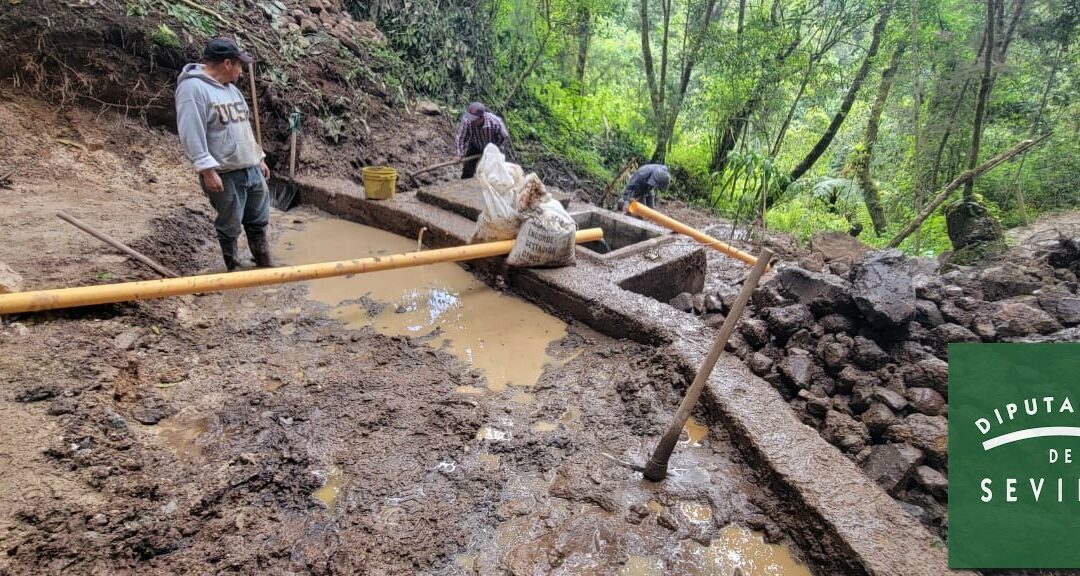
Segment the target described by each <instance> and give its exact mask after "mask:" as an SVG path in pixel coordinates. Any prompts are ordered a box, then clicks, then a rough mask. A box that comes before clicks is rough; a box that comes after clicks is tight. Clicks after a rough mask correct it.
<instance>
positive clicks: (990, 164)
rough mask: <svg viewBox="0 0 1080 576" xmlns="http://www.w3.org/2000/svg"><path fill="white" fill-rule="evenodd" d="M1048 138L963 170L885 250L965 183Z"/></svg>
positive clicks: (1024, 142) (1022, 143) (909, 232)
mask: <svg viewBox="0 0 1080 576" xmlns="http://www.w3.org/2000/svg"><path fill="white" fill-rule="evenodd" d="M1049 137H1050V135H1049V134H1047V135H1045V136H1043V137H1041V138H1039V139H1037V140H1024V141H1023V142H1020V143H1019V144H1017V145H1016V146H1013V147H1012V148H1009V149H1008V150H1006V151H1004V152H1002V153H1001V154H998V155H997V156H994V157H993V158H991V159H990V160H987V161H986V162H984V163H983V164H982V165H980V166H976V167H975V168H973V169H971V170H965V171H964V173H963V174H961V175H959V176H957V177H956V179H955V180H953V181H952V182H949V185H948V186H946V187H945V188H943V189H942V190H941V192H940V193H938V195H937V196H935V197H934V199H933V200H931V201H930V203H929V204H927V205H926V207H925V208H923V209H922V212H919V215H918V216H916V217H915V219H914V220H912V221H911V223H910V224H908V226H907V228H904V230H903V231H901V232H900V233H899V234H897V235H896V237H895V238H893V239H892V240H890V241H889V244H888V246H886V248H896V247H897V246H899V245H900V243H901V242H903V241H904V239H905V238H907V237H908V236H910V235H911V233H912V232H914V231H916V230H918V229H919V227H920V226H922V223H923V222H924V221H925V220H926V219H927V218H928V217H930V215H931V214H933V213H934V210H937V208H938V206H941V204H942V203H944V202H945V201H946V200H948V199H949V196H950V195H952V193H953V192H955V191H956V189H957V188H959V187H960V186H961V185H963V184H964V183H965V182H970V181H972V180H974V179H975V178H978V177H979V176H981V175H983V174H985V173H987V172H989V171H990V170H993V169H994V168H997V167H998V165H1000V164H1002V163H1004V162H1006V161H1008V160H1009V159H1011V158H1013V157H1014V156H1017V155H1019V154H1023V153H1024V152H1027V151H1028V150H1030V149H1031V148H1032V147H1034V146H1035V145H1037V144H1039V143H1040V142H1042V141H1043V140H1046V139H1047V138H1049Z"/></svg>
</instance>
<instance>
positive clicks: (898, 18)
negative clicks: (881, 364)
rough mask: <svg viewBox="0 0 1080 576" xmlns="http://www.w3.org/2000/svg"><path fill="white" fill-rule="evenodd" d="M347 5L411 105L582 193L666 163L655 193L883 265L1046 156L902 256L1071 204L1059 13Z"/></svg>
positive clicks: (921, 4) (573, 4)
mask: <svg viewBox="0 0 1080 576" xmlns="http://www.w3.org/2000/svg"><path fill="white" fill-rule="evenodd" d="M348 4H349V7H350V9H351V10H352V11H353V12H354V13H355V14H356V15H357V16H360V17H364V18H372V19H375V20H376V21H377V22H378V24H379V26H380V28H381V29H382V30H383V31H384V32H385V33H386V34H387V35H388V37H389V38H390V42H391V46H392V48H393V49H394V50H395V51H396V52H397V53H398V54H399V55H400V57H401V58H402V59H403V60H404V61H405V62H406V63H407V64H408V65H409V66H411V68H412V72H411V73H410V78H409V79H408V80H407V81H408V82H409V83H411V88H412V89H413V90H415V91H416V92H418V93H421V94H426V95H429V96H432V97H435V98H438V99H440V100H442V101H444V102H446V103H448V104H451V105H452V106H460V105H461V103H463V102H464V101H466V100H472V99H482V100H484V101H486V102H488V103H489V106H491V107H492V108H495V109H496V110H498V111H500V112H502V113H504V115H505V116H506V117H508V119H509V120H510V122H511V127H512V130H513V131H514V132H515V135H516V136H517V137H518V139H519V140H521V139H528V140H531V141H533V142H535V143H537V144H539V145H540V146H541V147H542V148H544V149H547V150H550V151H554V152H557V153H559V154H560V155H561V156H562V157H564V158H565V159H567V160H568V161H570V162H572V163H573V164H574V166H575V167H576V168H577V170H579V171H580V172H583V173H586V174H589V175H592V176H593V177H594V178H596V180H598V181H608V180H610V179H611V178H612V177H614V176H615V175H616V174H617V173H618V172H619V170H620V168H621V167H623V166H624V165H625V164H626V162H627V161H628V160H629V159H631V158H632V157H635V156H636V157H638V158H639V159H640V160H641V161H649V160H653V161H662V162H666V163H667V164H669V165H670V166H671V168H672V173H673V174H674V175H675V176H676V182H675V189H674V191H673V193H674V194H677V195H678V196H680V197H682V198H684V199H686V200H689V201H693V202H695V203H698V204H701V205H707V206H710V207H713V208H715V209H716V210H717V211H718V212H719V213H721V214H724V215H727V216H729V217H734V218H738V219H739V220H740V221H743V222H749V221H755V220H756V221H758V222H759V223H760V221H761V220H762V214H761V213H762V211H764V212H765V214H764V218H763V220H764V221H765V222H766V223H767V225H768V226H769V227H772V228H781V229H785V230H789V231H792V232H795V233H796V234H797V235H799V236H801V237H806V236H808V235H809V234H811V233H813V232H814V231H817V230H821V229H838V230H849V229H853V228H854V229H856V230H857V229H862V235H861V238H862V239H863V240H866V241H869V242H871V243H874V244H877V245H885V244H887V243H888V242H889V240H891V239H893V238H894V237H895V236H896V235H897V233H898V232H899V231H900V230H901V229H902V228H904V227H905V226H906V225H907V224H908V223H909V222H911V221H912V220H913V218H914V217H915V215H916V214H917V213H918V208H919V207H920V206H922V205H924V204H925V203H926V202H928V200H929V199H930V198H931V197H933V196H934V195H936V193H937V192H938V191H939V190H941V189H942V188H944V187H945V186H946V184H948V183H950V182H951V181H952V180H953V179H955V178H957V177H958V176H959V175H961V174H962V173H963V172H964V171H965V170H967V169H971V168H976V167H977V166H979V165H980V164H982V163H984V162H986V161H987V160H989V159H991V158H992V157H994V156H996V155H998V154H1000V153H1002V152H1005V151H1006V150H1008V149H1010V148H1011V147H1012V146H1014V145H1015V144H1017V143H1019V142H1021V141H1024V140H1026V139H1033V138H1034V139H1038V138H1040V137H1041V136H1044V135H1049V136H1048V137H1047V138H1046V139H1045V140H1042V141H1040V142H1039V143H1038V144H1037V145H1036V146H1033V147H1031V148H1030V150H1028V151H1026V152H1023V153H1020V154H1017V155H1016V156H1014V157H1013V158H1012V159H1011V161H1010V162H1008V163H1005V164H1002V165H1000V166H998V167H996V168H995V169H993V170H991V171H988V172H986V173H985V174H983V175H980V176H979V177H978V178H976V179H974V183H973V185H972V184H971V183H970V182H969V183H967V184H966V185H964V184H963V183H961V185H960V186H957V193H956V195H955V196H950V198H949V200H948V201H947V202H946V203H945V205H944V206H943V207H942V208H941V209H938V210H937V211H935V213H934V214H932V215H931V216H930V217H929V218H928V219H927V221H926V222H925V223H924V224H923V226H922V228H921V230H920V232H919V233H918V234H913V235H911V236H910V237H908V238H907V239H905V240H904V241H903V243H902V244H901V247H902V248H904V249H905V250H908V251H910V252H913V251H916V250H918V251H920V252H930V253H934V252H939V251H942V250H946V249H949V248H950V239H949V236H948V235H947V232H946V216H945V214H946V213H947V212H949V211H950V210H956V209H957V207H958V206H960V204H959V203H960V202H964V201H966V202H967V203H968V204H969V205H973V206H975V207H976V208H978V207H982V209H983V211H984V212H986V213H988V215H989V216H991V217H992V218H994V219H996V220H999V221H1001V222H1002V223H1003V224H1005V225H1006V226H1011V225H1016V224H1019V223H1022V222H1025V221H1027V220H1029V219H1031V218H1032V217H1034V216H1035V215H1037V214H1038V213H1041V212H1046V211H1053V210H1058V209H1062V208H1066V207H1075V206H1077V205H1080V188H1078V187H1077V185H1076V183H1075V182H1074V176H1075V175H1076V174H1080V143H1078V138H1077V136H1078V133H1080V105H1078V104H1077V103H1076V100H1075V99H1074V98H1072V97H1071V96H1072V94H1073V93H1074V92H1075V90H1076V88H1077V86H1078V84H1080V82H1078V80H1080V77H1078V72H1080V66H1078V64H1080V62H1078V58H1077V54H1076V51H1075V50H1073V49H1072V48H1073V44H1074V43H1075V40H1076V38H1077V23H1078V20H1080V2H1078V1H1077V0H1008V1H1006V0H987V1H984V2H978V1H974V0H797V1H794V2H789V1H781V0H540V1H532V0H529V1H526V0H467V1H463V2H454V3H450V2H442V1H440V0H411V1H410V2H404V1H403V0H368V1H363V0H350V2H348ZM987 40H989V42H987ZM988 43H989V44H990V47H989V49H987V44H988ZM954 236H957V234H956V233H954ZM961 241H962V240H961V239H959V238H953V244H956V243H957V242H961Z"/></svg>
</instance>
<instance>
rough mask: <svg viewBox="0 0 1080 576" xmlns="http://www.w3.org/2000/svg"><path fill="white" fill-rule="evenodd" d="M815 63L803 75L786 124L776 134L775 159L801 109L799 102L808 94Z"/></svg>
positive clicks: (812, 62)
mask: <svg viewBox="0 0 1080 576" xmlns="http://www.w3.org/2000/svg"><path fill="white" fill-rule="evenodd" d="M814 63H815V62H814V61H811V62H810V65H809V66H807V68H806V73H805V74H803V79H802V82H800V83H799V91H798V92H796V93H795V99H794V100H793V101H792V102H791V106H790V107H789V108H788V113H787V116H785V117H784V123H783V124H781V125H780V131H779V132H777V134H776V141H775V142H774V143H773V146H772V149H771V150H770V152H769V153H770V155H772V156H773V157H775V156H776V155H777V154H779V153H780V145H781V144H783V143H784V136H787V131H788V128H789V127H790V126H791V120H792V119H794V118H795V110H797V109H798V107H799V102H800V101H802V97H803V94H804V93H805V92H806V85H807V84H809V83H810V74H811V72H813V71H814Z"/></svg>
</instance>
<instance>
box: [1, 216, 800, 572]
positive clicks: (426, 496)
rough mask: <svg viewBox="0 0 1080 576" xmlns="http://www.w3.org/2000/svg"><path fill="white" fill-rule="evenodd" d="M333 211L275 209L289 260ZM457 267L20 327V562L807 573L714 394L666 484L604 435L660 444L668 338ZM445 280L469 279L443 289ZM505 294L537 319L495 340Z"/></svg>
mask: <svg viewBox="0 0 1080 576" xmlns="http://www.w3.org/2000/svg"><path fill="white" fill-rule="evenodd" d="M185 213H186V214H189V215H188V216H184V215H183V214H185ZM177 217H179V218H198V217H199V216H198V215H196V214H195V212H191V211H188V212H178V213H177ZM297 220H299V222H297ZM324 222H325V217H324V216H322V215H319V214H316V213H314V212H308V211H305V210H303V209H301V210H300V211H296V210H294V211H292V212H290V213H289V214H287V215H285V216H284V217H281V215H275V224H274V225H275V230H276V231H278V232H279V239H280V242H281V243H282V244H279V246H281V247H282V249H281V250H279V254H280V257H282V258H284V259H293V258H300V257H301V256H302V254H303V246H304V245H305V244H303V243H302V242H299V241H298V240H297V239H298V238H300V237H299V236H295V235H294V234H302V233H303V232H304V230H311V229H314V230H319V227H320V226H337V225H338V224H324ZM192 225H194V223H192ZM328 235H330V234H327V233H324V234H321V235H320V236H328ZM398 241H399V242H404V243H405V244H410V243H411V244H412V245H413V248H415V241H414V240H409V239H400V240H398ZM289 243H292V246H293V250H292V251H291V253H290V251H289V250H287V249H285V248H287V247H288V246H287V245H288V244H289ZM368 244H369V245H368V246H366V247H365V249H377V250H392V251H393V252H398V251H401V250H400V248H402V247H404V244H402V245H401V246H395V245H391V244H390V243H389V242H387V243H386V244H387V246H388V247H385V248H384V247H381V246H379V245H381V244H382V241H369V242H368ZM192 246H193V247H194V248H193V249H195V250H197V251H198V252H197V255H196V259H197V260H200V261H210V260H212V259H213V256H214V253H213V251H212V248H211V247H209V246H206V245H203V246H202V247H199V246H198V245H197V244H196V243H193V244H192ZM352 255H354V256H355V255H361V254H352ZM459 272H460V273H462V274H464V272H461V270H460V269H459V268H456V267H454V270H453V271H450V270H448V271H447V272H445V274H446V275H449V276H454V275H456V274H458V273H459ZM436 276H437V278H435V279H434V280H432V281H431V282H427V283H425V282H424V281H423V280H422V278H423V277H422V276H421V275H420V273H418V271H413V272H411V274H410V275H408V276H405V277H404V279H403V281H402V284H399V285H398V287H396V288H394V291H393V292H390V293H384V292H380V291H379V290H381V288H378V287H377V286H379V285H382V286H386V285H387V284H392V282H390V281H388V280H382V281H380V283H375V284H369V285H367V287H366V289H364V290H361V289H357V288H355V287H347V288H342V289H341V290H342V291H341V292H337V295H333V294H331V293H330V292H327V293H323V292H321V291H322V290H327V291H331V289H330V288H321V287H320V286H319V282H314V283H310V284H309V285H307V286H304V285H296V286H282V287H271V288H256V289H250V290H244V291H237V292H232V293H224V294H207V295H202V296H191V297H184V298H178V299H172V300H167V301H159V302H145V303H140V304H137V305H133V306H131V307H128V308H120V309H117V310H116V311H115V314H114V315H111V316H110V317H106V318H93V317H74V318H42V319H35V318H31V317H27V318H24V319H22V320H23V324H24V330H20V331H17V330H13V329H11V328H10V326H7V327H4V328H2V329H0V345H2V346H3V347H4V349H5V350H6V351H8V350H10V351H11V352H10V353H9V354H4V355H3V357H2V358H0V374H3V376H4V378H5V380H6V381H7V384H8V385H7V387H6V388H5V392H4V394H3V395H2V396H0V416H2V417H4V418H5V419H6V421H8V422H10V423H11V424H10V426H8V427H7V429H5V431H3V432H2V433H0V440H2V443H0V455H2V456H3V457H4V459H5V460H6V462H7V463H8V464H10V465H9V466H5V467H4V471H3V472H2V473H0V489H3V490H4V491H5V493H8V494H11V495H12V497H11V498H9V499H5V501H3V502H0V547H2V549H3V550H4V552H5V553H4V554H3V555H0V572H2V573H6V574H39V573H68V574H124V573H129V574H134V573H138V574H181V573H219V572H234V573H242V574H267V573H313V574H361V573H365V574H589V573H593V574H615V573H623V574H653V573H662V574H670V573H687V574H718V575H721V576H730V574H731V573H732V571H733V570H734V569H735V568H739V569H740V570H741V571H742V573H743V574H745V575H747V576H749V575H751V574H805V573H806V572H805V571H802V570H805V569H804V568H800V567H799V566H796V565H793V564H791V562H792V560H791V558H792V557H794V559H795V562H796V563H797V562H798V561H801V560H803V555H802V554H801V553H800V551H799V550H797V549H782V548H777V547H773V546H771V545H767V544H765V543H764V542H763V541H762V540H761V538H762V537H764V538H765V539H767V540H768V541H769V542H772V543H781V544H790V542H791V541H790V539H789V538H788V537H787V534H785V533H784V532H783V531H782V530H781V529H780V528H779V526H781V525H789V524H790V522H781V523H778V522H776V521H775V519H773V518H770V517H769V515H768V514H767V513H766V512H764V510H771V509H773V508H775V496H774V495H773V494H772V493H771V492H770V491H769V490H768V488H767V487H766V484H765V483H764V482H762V481H760V480H759V478H758V476H757V474H756V473H755V472H754V471H753V470H752V469H751V468H750V467H749V466H748V465H747V464H746V463H745V462H744V461H743V460H742V458H741V456H740V455H739V453H738V452H737V451H736V450H735V449H734V448H733V447H732V446H731V443H730V440H729V438H728V437H727V435H726V432H725V431H724V429H723V428H722V427H718V426H708V427H707V426H706V425H707V419H706V418H705V417H704V415H702V414H698V415H696V416H697V423H694V424H693V425H692V426H689V427H688V429H687V432H686V434H685V441H684V443H683V444H680V446H679V448H678V449H677V451H676V454H675V457H674V458H673V461H672V476H671V478H670V479H669V480H668V481H667V482H664V483H660V484H654V483H650V482H645V481H643V480H642V479H641V477H640V475H639V474H636V473H633V472H631V471H629V470H626V469H624V468H622V467H620V466H618V465H615V464H614V463H612V462H611V460H609V459H607V458H605V457H604V456H603V453H604V452H608V453H611V454H615V455H618V456H619V457H622V458H630V459H635V460H637V461H644V459H645V458H646V457H647V456H648V453H649V451H650V450H651V449H652V447H653V445H654V444H655V442H656V440H657V438H658V436H659V434H661V433H662V432H663V429H664V427H665V426H666V423H667V422H668V420H669V418H670V415H671V414H672V413H674V410H675V407H676V406H677V403H678V400H679V394H680V391H681V390H683V389H684V388H685V386H686V384H687V383H686V381H685V378H684V377H683V376H682V375H681V373H680V370H679V369H677V367H676V366H675V364H674V363H673V361H672V360H671V359H670V358H667V357H666V356H664V355H663V354H662V353H659V352H658V351H657V350H656V349H653V348H651V347H648V346H643V345H640V344H637V343H633V342H628V341H619V340H613V339H610V338H607V337H605V336H602V335H600V334H598V333H596V332H593V331H591V330H589V329H588V328H585V327H583V326H581V325H578V324H576V323H573V322H571V323H566V322H564V321H562V320H559V319H555V318H552V317H550V316H546V315H544V314H543V313H541V312H540V311H539V309H536V308H535V307H533V306H532V305H530V304H528V303H526V302H524V301H521V300H518V299H516V298H514V297H511V296H508V295H505V294H500V293H497V292H492V291H490V290H489V289H488V288H486V287H485V286H483V285H482V284H479V283H477V284H476V285H474V284H471V283H472V282H476V281H475V280H474V279H472V277H471V276H468V275H467V274H465V276H462V277H461V281H462V282H463V283H460V284H454V283H453V282H450V283H449V284H440V282H442V281H444V280H445V278H443V273H437V274H436ZM466 280H468V282H466ZM348 281H349V282H359V281H360V278H359V277H356V278H353V279H349V280H348ZM322 282H328V281H322ZM401 285H411V286H412V287H413V288H417V287H419V288H424V289H427V290H428V291H427V292H421V293H418V294H411V295H410V294H409V293H400V294H398V293H397V290H398V289H399V288H400V286H401ZM334 290H337V289H334ZM440 290H441V291H442V293H445V294H446V295H453V296H454V298H457V299H458V301H457V302H452V303H451V305H450V306H446V307H443V308H440V307H439V306H441V304H440V302H444V300H439V298H434V300H433V295H434V294H437V293H439V291H440ZM482 294H487V295H486V296H483V298H478V295H482ZM484 298H487V299H490V302H486V303H484V304H482V305H481V306H480V310H483V311H485V312H487V311H491V310H494V311H497V312H498V314H494V315H495V316H498V317H500V319H501V320H502V321H511V324H510V325H509V326H511V327H514V326H519V327H521V328H520V330H519V331H520V332H522V333H525V334H530V335H531V336H530V338H528V339H527V340H526V341H524V342H515V344H514V348H513V349H512V353H501V354H500V353H495V354H492V355H491V357H492V358H496V359H498V361H490V362H489V361H487V360H483V359H482V354H480V353H478V351H487V350H489V349H490V348H491V346H490V344H491V342H490V340H491V339H493V338H495V336H492V334H494V335H498V334H500V333H501V332H500V330H502V331H505V330H508V328H506V327H505V325H504V327H501V328H499V327H496V328H491V329H490V330H491V331H490V332H485V331H484V330H477V327H478V326H477V324H476V322H475V320H474V319H475V318H476V317H477V316H476V314H478V312H477V311H476V310H473V309H472V308H471V306H472V304H471V302H473V301H474V300H475V301H479V302H485V301H484ZM413 304H415V308H413V309H412V310H409V307H410V306H411V305H413ZM351 306H356V308H355V309H354V310H355V312H357V315H356V317H355V318H349V317H347V316H346V315H345V314H341V313H338V312H339V311H341V310H342V308H349V307H351ZM399 307H401V308H405V309H406V311H405V312H402V313H397V310H398V309H399ZM433 311H437V312H438V314H434V316H433V315H432V312H433ZM410 313H415V316H413V317H411V318H410ZM384 314H393V315H394V316H395V318H394V319H395V320H398V319H399V318H397V317H401V318H400V320H401V321H402V322H401V323H399V324H397V325H392V324H391V323H389V322H384V323H380V321H379V319H380V318H383V317H384V316H383V315H384ZM470 314H473V316H470ZM479 315H480V316H492V315H493V314H490V313H485V314H479ZM433 317H438V318H439V319H450V318H453V320H452V321H445V322H444V321H442V320H440V321H437V322H430V320H432V318H433ZM515 318H517V319H516V320H514V319H515ZM417 319H420V320H425V319H426V320H428V321H429V323H428V324H426V325H424V328H423V329H421V330H410V329H409V328H410V327H412V326H417V325H420V324H417V323H416V322H418V320H417ZM455 322H457V323H460V324H461V325H463V326H465V327H466V328H467V329H466V330H463V331H457V332H455V331H454V329H453V326H452V325H453V324H454V323H455ZM513 322H517V324H514V323H513ZM402 326H404V329H402ZM468 329H472V332H470V331H469V330H468ZM481 341H482V344H483V346H481V345H480V344H478V342H481ZM537 363H538V364H539V370H537V369H536V368H528V369H527V370H525V371H524V372H518V370H522V369H523V367H525V366H534V365H535V364H537ZM503 369H505V370H506V371H505V372H503V371H501V370H503ZM521 374H524V375H521ZM500 383H501V384H500Z"/></svg>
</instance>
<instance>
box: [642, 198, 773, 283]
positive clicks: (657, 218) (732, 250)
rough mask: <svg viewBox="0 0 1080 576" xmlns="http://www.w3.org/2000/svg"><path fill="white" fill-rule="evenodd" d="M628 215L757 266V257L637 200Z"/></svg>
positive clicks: (767, 267)
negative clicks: (642, 218)
mask: <svg viewBox="0 0 1080 576" xmlns="http://www.w3.org/2000/svg"><path fill="white" fill-rule="evenodd" d="M630 213H631V214H633V215H634V216H642V217H644V218H647V219H649V220H652V221H653V222H655V223H657V224H659V225H661V226H663V227H664V228H667V229H668V230H671V231H673V232H678V233H679V234H683V235H684V236H689V237H691V238H693V239H694V240H697V241H698V242H700V243H701V244H704V245H705V246H708V247H709V248H712V249H714V250H716V251H717V252H722V253H724V254H727V255H728V256H731V257H732V258H735V259H736V260H741V261H742V262H745V263H747V264H749V265H750V266H753V265H755V264H757V257H755V256H754V255H753V254H748V253H746V252H743V251H742V250H739V249H738V248H736V247H734V246H732V245H730V244H725V243H724V242H721V241H719V240H717V239H716V238H713V237H712V236H709V235H708V234H705V233H704V232H700V231H698V230H695V229H694V228H691V227H689V226H687V225H686V224H683V223H682V222H679V221H678V220H675V219H674V218H671V217H669V216H665V215H663V214H661V213H659V212H657V211H656V210H653V209H652V208H649V207H648V206H645V205H644V204H641V203H640V202H638V201H637V200H634V201H633V202H631V203H630ZM770 269H771V267H770V266H766V267H765V271H766V272H768V271H769V270H770Z"/></svg>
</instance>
